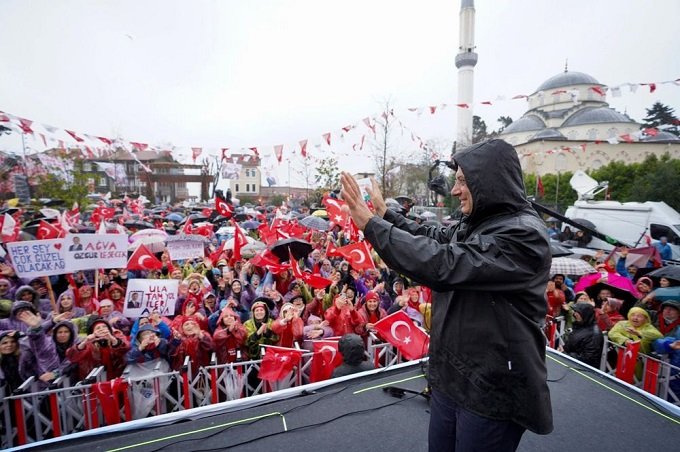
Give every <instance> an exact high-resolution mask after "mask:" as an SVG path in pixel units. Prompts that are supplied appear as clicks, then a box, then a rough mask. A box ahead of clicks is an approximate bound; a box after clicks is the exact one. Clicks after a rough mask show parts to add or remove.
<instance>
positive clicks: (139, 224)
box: [123, 220, 155, 229]
mask: <svg viewBox="0 0 680 452" xmlns="http://www.w3.org/2000/svg"><path fill="white" fill-rule="evenodd" d="M123 226H125V227H126V228H128V229H153V228H154V227H155V226H154V225H153V224H151V223H149V222H148V221H142V220H131V221H126V222H125V223H123Z"/></svg>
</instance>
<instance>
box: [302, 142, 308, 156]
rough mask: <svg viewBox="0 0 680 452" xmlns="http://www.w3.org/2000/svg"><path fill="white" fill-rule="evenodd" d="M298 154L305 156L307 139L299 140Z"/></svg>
mask: <svg viewBox="0 0 680 452" xmlns="http://www.w3.org/2000/svg"><path fill="white" fill-rule="evenodd" d="M300 154H302V156H303V157H307V140H302V141H300Z"/></svg>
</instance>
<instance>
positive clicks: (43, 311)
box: [28, 278, 52, 318]
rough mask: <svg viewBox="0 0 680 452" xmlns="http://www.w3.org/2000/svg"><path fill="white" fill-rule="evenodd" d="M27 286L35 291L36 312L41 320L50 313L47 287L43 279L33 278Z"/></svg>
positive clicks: (50, 305)
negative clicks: (36, 299) (36, 298)
mask: <svg viewBox="0 0 680 452" xmlns="http://www.w3.org/2000/svg"><path fill="white" fill-rule="evenodd" d="M28 285H29V286H31V287H32V288H33V290H35V291H36V293H37V296H38V312H39V313H40V315H41V316H42V317H43V318H46V317H47V315H48V314H49V313H50V312H51V311H52V302H51V301H50V296H49V292H48V290H47V285H46V284H45V281H44V280H43V278H33V279H31V281H30V282H29V283H28Z"/></svg>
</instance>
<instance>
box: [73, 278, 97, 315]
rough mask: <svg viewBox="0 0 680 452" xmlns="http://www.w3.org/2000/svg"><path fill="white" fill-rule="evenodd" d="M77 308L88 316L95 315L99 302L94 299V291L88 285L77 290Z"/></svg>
mask: <svg viewBox="0 0 680 452" xmlns="http://www.w3.org/2000/svg"><path fill="white" fill-rule="evenodd" d="M77 301H78V306H79V307H81V308H83V309H85V312H86V313H88V314H92V313H96V312H97V308H99V300H97V299H96V298H95V297H94V289H92V286H90V285H88V284H83V285H82V286H80V287H79V288H78V300H77Z"/></svg>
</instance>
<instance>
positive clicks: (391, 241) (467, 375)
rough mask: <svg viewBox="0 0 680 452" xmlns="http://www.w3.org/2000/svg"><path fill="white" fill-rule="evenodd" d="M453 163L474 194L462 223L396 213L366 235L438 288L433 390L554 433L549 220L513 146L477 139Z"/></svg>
mask: <svg viewBox="0 0 680 452" xmlns="http://www.w3.org/2000/svg"><path fill="white" fill-rule="evenodd" d="M454 160H455V161H456V163H457V164H458V165H459V166H460V168H461V169H462V171H463V173H464V175H465V178H466V180H467V185H468V187H469V189H470V191H471V194H472V200H473V210H472V212H471V214H470V215H469V216H468V217H466V218H464V219H463V220H462V221H461V223H459V225H456V226H451V227H436V226H423V225H419V224H417V223H415V222H413V221H410V220H408V219H406V218H404V217H401V216H399V215H396V214H394V213H393V212H390V211H389V210H388V211H387V213H386V214H385V217H384V218H383V219H380V218H379V217H377V216H375V217H373V218H372V219H371V220H370V221H369V223H368V224H367V226H366V228H365V230H364V234H365V236H366V238H367V239H368V240H369V241H370V243H371V244H372V245H373V246H374V248H375V250H376V251H377V252H378V254H379V255H380V257H381V258H382V259H383V260H384V261H385V263H386V264H387V265H388V266H389V267H390V268H393V269H394V270H396V271H398V272H400V273H403V274H404V275H406V276H408V277H410V278H412V279H414V280H416V281H418V282H420V283H422V284H425V285H427V286H429V287H430V288H432V291H433V302H432V329H431V342H430V361H429V367H430V372H429V378H430V383H431V385H432V387H433V388H435V389H436V390H439V391H442V392H443V393H445V394H446V395H447V396H449V397H450V398H452V399H454V400H455V401H456V402H457V403H458V404H460V405H461V406H463V407H464V408H466V409H467V410H469V411H472V412H474V413H477V414H479V415H481V416H483V417H486V418H491V419H497V420H512V421H514V422H517V423H518V424H520V425H522V426H524V427H526V428H527V429H529V430H531V431H533V432H535V433H540V434H546V433H550V432H551V431H552V429H553V424H552V410H551V405H550V393H549V390H548V386H547V383H546V367H545V338H544V336H543V333H542V331H541V326H542V325H543V322H544V319H545V315H546V303H545V300H544V298H543V292H544V291H545V286H546V283H547V281H548V276H549V270H550V261H551V257H550V248H549V245H548V236H547V233H546V230H545V225H544V224H543V222H542V221H541V219H540V218H539V217H538V215H537V214H536V212H535V211H534V210H533V209H532V208H531V206H530V204H529V203H528V201H527V199H526V196H525V193H524V182H523V179H522V170H521V167H520V163H519V159H518V157H517V153H516V151H515V149H514V148H513V147H512V146H510V145H509V144H508V143H506V142H504V141H501V140H492V141H489V142H486V143H482V144H479V145H475V146H472V147H470V148H467V149H465V150H463V151H460V152H459V153H457V154H456V155H455V156H454Z"/></svg>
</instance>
